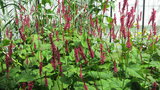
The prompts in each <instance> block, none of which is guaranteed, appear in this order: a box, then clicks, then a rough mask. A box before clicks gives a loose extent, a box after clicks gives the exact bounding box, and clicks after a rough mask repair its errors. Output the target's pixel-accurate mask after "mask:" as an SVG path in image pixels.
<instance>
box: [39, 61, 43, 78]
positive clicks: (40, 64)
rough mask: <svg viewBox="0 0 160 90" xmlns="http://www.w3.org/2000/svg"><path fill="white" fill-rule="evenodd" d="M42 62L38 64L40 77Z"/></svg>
mask: <svg viewBox="0 0 160 90" xmlns="http://www.w3.org/2000/svg"><path fill="white" fill-rule="evenodd" d="M42 68H43V62H40V63H39V74H40V76H41V75H42Z"/></svg>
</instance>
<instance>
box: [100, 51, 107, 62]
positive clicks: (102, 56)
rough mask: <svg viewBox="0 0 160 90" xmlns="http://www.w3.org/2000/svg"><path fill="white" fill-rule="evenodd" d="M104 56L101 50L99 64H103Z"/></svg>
mask: <svg viewBox="0 0 160 90" xmlns="http://www.w3.org/2000/svg"><path fill="white" fill-rule="evenodd" d="M105 58H106V57H105V53H104V52H102V53H101V60H100V63H101V64H104V60H105Z"/></svg>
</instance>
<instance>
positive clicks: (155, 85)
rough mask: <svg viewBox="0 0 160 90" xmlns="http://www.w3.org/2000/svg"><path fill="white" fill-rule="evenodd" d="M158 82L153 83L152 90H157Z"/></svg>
mask: <svg viewBox="0 0 160 90" xmlns="http://www.w3.org/2000/svg"><path fill="white" fill-rule="evenodd" d="M157 86H158V85H157V83H156V82H154V83H153V84H152V90H157V89H156V88H157Z"/></svg>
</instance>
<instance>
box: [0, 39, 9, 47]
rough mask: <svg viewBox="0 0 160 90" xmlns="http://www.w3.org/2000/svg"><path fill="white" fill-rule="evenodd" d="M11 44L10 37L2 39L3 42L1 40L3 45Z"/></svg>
mask: <svg viewBox="0 0 160 90" xmlns="http://www.w3.org/2000/svg"><path fill="white" fill-rule="evenodd" d="M9 44H10V40H8V39H4V40H2V42H1V45H2V46H7V45H9Z"/></svg>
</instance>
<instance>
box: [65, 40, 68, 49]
mask: <svg viewBox="0 0 160 90" xmlns="http://www.w3.org/2000/svg"><path fill="white" fill-rule="evenodd" d="M65 50H66V52H68V40H66V41H65Z"/></svg>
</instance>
